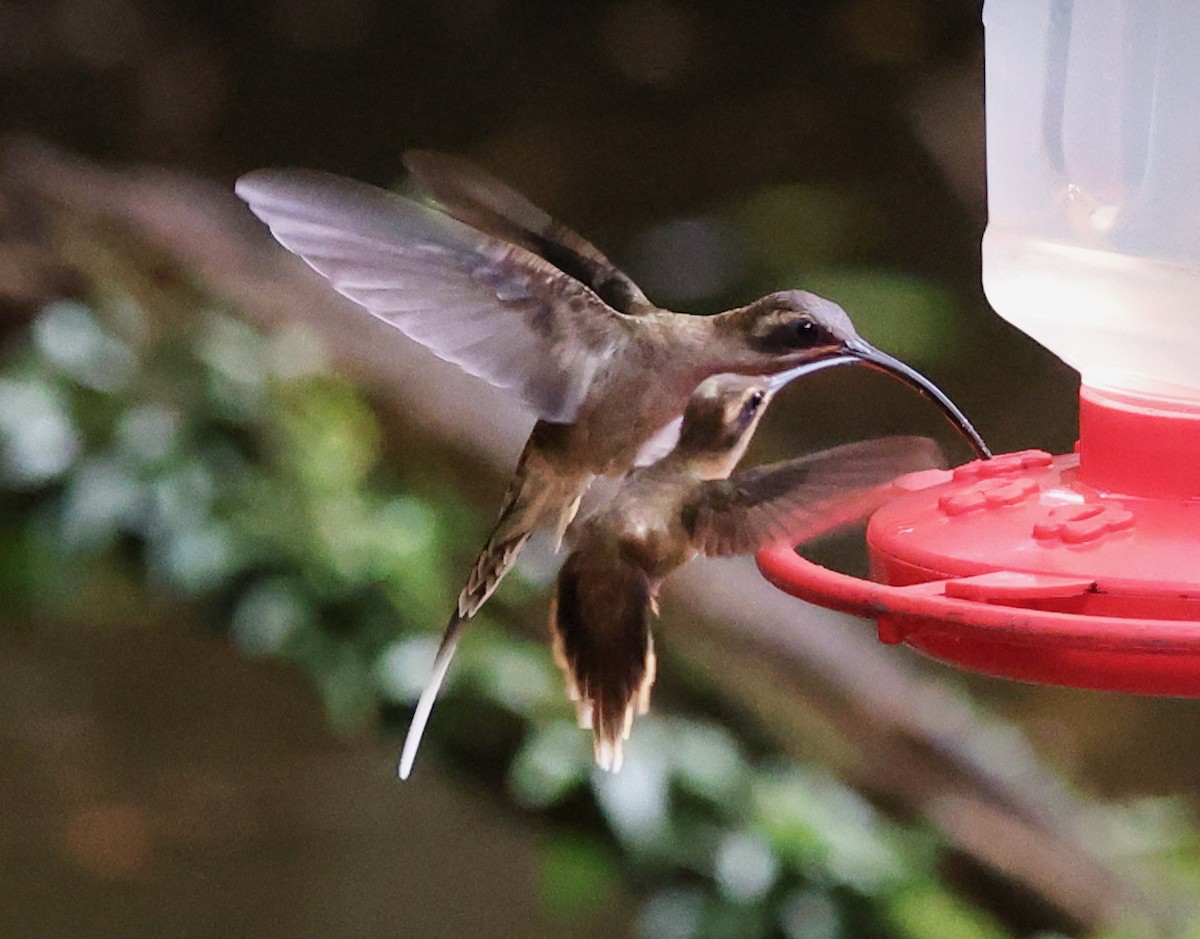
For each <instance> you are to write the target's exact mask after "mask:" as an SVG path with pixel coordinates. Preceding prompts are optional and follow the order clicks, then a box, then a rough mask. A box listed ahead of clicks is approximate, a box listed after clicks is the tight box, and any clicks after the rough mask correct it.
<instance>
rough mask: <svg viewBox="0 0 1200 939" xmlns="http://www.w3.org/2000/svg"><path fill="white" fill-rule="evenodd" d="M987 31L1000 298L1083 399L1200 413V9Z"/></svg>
mask: <svg viewBox="0 0 1200 939" xmlns="http://www.w3.org/2000/svg"><path fill="white" fill-rule="evenodd" d="M983 18H984V25H985V27H986V30H985V37H986V65H985V68H986V76H987V160H988V227H987V233H986V235H985V237H984V242H983V283H984V290H985V292H986V293H987V296H988V299H989V301H990V302H991V304H992V306H993V307H994V308H995V309H996V311H997V312H998V313H999V314H1000V315H1001V316H1003V317H1004V318H1005V319H1007V320H1008V321H1009V322H1011V323H1013V324H1014V325H1015V326H1017V327H1018V328H1020V329H1021V330H1023V331H1024V332H1026V333H1027V334H1028V335H1030V336H1032V337H1033V338H1034V339H1036V340H1037V341H1038V342H1040V343H1042V344H1043V345H1044V346H1046V347H1047V348H1048V349H1050V350H1051V351H1052V352H1054V353H1055V354H1057V355H1058V356H1059V357H1060V358H1062V359H1063V360H1064V361H1065V362H1066V363H1067V364H1069V365H1071V366H1073V367H1074V368H1076V369H1078V370H1079V372H1080V374H1081V378H1082V382H1083V385H1084V389H1085V392H1086V391H1087V389H1089V388H1090V389H1095V390H1097V391H1100V392H1103V393H1115V394H1117V395H1119V396H1121V397H1123V398H1130V399H1140V400H1144V401H1147V402H1149V401H1153V402H1155V403H1156V404H1157V405H1159V406H1166V407H1173V408H1174V407H1182V408H1184V409H1191V408H1198V409H1200V54H1198V53H1197V49H1196V46H1195V42H1194V37H1196V36H1198V35H1200V2H1198V0H1075V2H1072V0H986V2H985V4H984V12H983Z"/></svg>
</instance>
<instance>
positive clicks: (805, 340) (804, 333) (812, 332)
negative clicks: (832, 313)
mask: <svg viewBox="0 0 1200 939" xmlns="http://www.w3.org/2000/svg"><path fill="white" fill-rule="evenodd" d="M787 326H788V332H789V333H790V335H791V338H792V339H793V340H794V341H795V343H796V345H800V346H803V345H808V344H809V343H811V342H814V341H815V340H816V338H817V324H816V323H814V322H813V321H812V320H810V319H808V318H807V317H803V316H798V317H796V319H794V320H790V321H789V322H788V324H787Z"/></svg>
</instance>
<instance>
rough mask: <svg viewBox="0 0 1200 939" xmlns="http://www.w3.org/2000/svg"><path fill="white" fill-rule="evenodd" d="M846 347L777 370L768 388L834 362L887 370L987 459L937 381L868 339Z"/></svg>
mask: <svg viewBox="0 0 1200 939" xmlns="http://www.w3.org/2000/svg"><path fill="white" fill-rule="evenodd" d="M846 350H847V351H845V352H841V353H838V354H837V355H831V356H829V357H828V358H824V359H818V360H816V361H815V362H805V363H804V364H803V365H797V366H796V367H795V368H790V369H788V370H787V371H785V372H778V373H777V374H775V375H772V376H771V377H770V378H769V379H768V388H770V390H771V392H772V393H773V392H776V391H778V390H779V389H780V388H782V387H783V386H784V385H786V384H787V383H788V382H790V381H792V380H794V379H796V378H799V377H800V376H801V375H811V374H812V373H813V372H819V371H821V370H822V369H826V368H833V367H835V366H838V365H868V366H870V367H871V368H874V369H876V370H878V371H881V372H887V373H888V374H889V375H892V376H893V377H895V378H898V379H899V380H900V381H902V382H904V383H905V384H906V385H908V386H910V387H912V388H916V389H917V390H918V391H920V392H921V393H922V394H924V395H926V396H928V397H930V398H932V399H933V401H934V403H935V404H936V405H937V406H938V407H939V408H941V410H942V413H943V414H945V415H946V417H947V418H948V419H949V420H950V422H951V423H952V424H954V426H955V427H956V428H958V430H959V431H961V432H962V435H963V436H964V437H966V438H967V440H968V441H969V442H970V444H971V446H972V448H973V449H974V450H975V452H976V453H977V454H978V455H979V456H980V458H981V459H985V460H987V459H991V456H992V451H991V450H989V449H988V445H987V444H986V443H984V442H983V438H982V437H980V436H979V432H978V431H977V430H975V428H974V426H973V425H972V424H971V422H970V421H969V420H967V416H966V415H965V414H963V412H962V411H960V410H959V409H958V405H956V404H955V403H954V402H953V401H951V400H950V399H949V398H948V397H946V395H945V394H944V393H943V392H942V390H941V389H940V388H939V387H938V386H937V385H935V384H934V383H933V382H931V381H930V380H929V379H928V378H926V377H925V376H924V375H922V374H921V373H920V372H918V371H917V370H916V369H915V368H910V367H909V366H907V365H905V364H904V363H903V362H901V361H900V360H899V359H897V358H893V357H892V356H890V355H888V354H887V353H886V352H881V351H880V350H878V349H876V348H875V347H874V346H873V345H871V344H870V343H869V342H864V341H863V340H861V339H859V340H857V341H855V342H853V343H847V345H846Z"/></svg>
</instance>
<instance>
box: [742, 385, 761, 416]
mask: <svg viewBox="0 0 1200 939" xmlns="http://www.w3.org/2000/svg"><path fill="white" fill-rule="evenodd" d="M766 399H767V395H766V392H764V391H755V392H753V393H752V394H751V395H750V396H749V397H747V398H746V401H745V403H744V404H743V405H742V420H749V419H750V418H752V417H753V416H754V415H755V414H757V413H758V409H759V408H760V407H762V403H763V402H764V401H765V400H766Z"/></svg>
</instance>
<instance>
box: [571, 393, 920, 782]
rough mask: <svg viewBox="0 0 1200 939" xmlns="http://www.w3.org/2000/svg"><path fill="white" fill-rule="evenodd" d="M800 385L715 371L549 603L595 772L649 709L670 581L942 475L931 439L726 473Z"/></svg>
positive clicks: (584, 542)
mask: <svg viewBox="0 0 1200 939" xmlns="http://www.w3.org/2000/svg"><path fill="white" fill-rule="evenodd" d="M791 377H793V376H792V375H790V374H789V373H787V372H784V373H781V374H780V375H776V376H773V377H771V378H749V377H746V376H742V375H715V376H713V377H712V378H709V379H706V380H705V381H703V382H702V383H701V384H700V386H699V387H698V388H697V389H696V391H695V393H694V394H693V395H692V397H691V400H690V401H689V402H688V406H687V410H686V412H685V413H684V415H683V426H682V430H681V433H680V436H679V442H678V443H677V444H676V445H675V449H674V450H672V451H671V452H670V453H669V454H668V455H667V456H665V457H663V458H662V459H661V460H659V461H658V462H657V463H655V464H653V465H652V466H648V467H645V468H643V469H637V470H634V471H633V472H632V473H630V474H629V476H628V477H626V479H625V481H624V482H623V483H622V485H621V488H620V489H619V490H618V491H617V493H616V495H614V496H613V498H612V500H611V501H610V502H609V503H608V504H606V505H605V506H603V507H602V508H601V509H599V510H598V511H596V512H594V513H592V514H591V515H589V516H588V517H587V518H585V519H583V521H582V522H580V523H579V525H578V526H577V527H578V532H577V536H576V537H575V539H574V541H575V544H574V545H573V546H572V550H571V553H570V555H569V556H568V557H567V560H566V562H565V563H564V564H563V566H562V570H561V571H560V572H559V575H558V582H557V585H556V588H555V591H554V600H553V601H552V603H551V613H550V631H551V634H552V635H553V637H554V651H555V657H556V658H557V659H558V663H559V665H560V666H561V668H562V670H563V672H564V674H565V675H566V678H567V688H568V692H569V694H570V697H571V698H572V699H573V700H574V701H575V702H576V707H577V709H578V712H579V721H580V724H581V725H583V726H584V727H588V728H590V729H591V731H592V735H593V738H594V741H595V753H596V762H597V763H599V764H600V766H601V768H603V769H607V770H610V771H613V772H615V771H616V770H618V769H620V766H621V744H622V742H623V741H624V740H625V739H626V738H628V737H629V733H630V730H631V728H632V724H633V719H634V716H635V715H636V714H640V713H644V712H645V711H646V709H647V708H648V707H649V703H650V686H651V685H652V684H653V682H654V675H655V656H654V642H653V640H652V638H651V635H650V625H649V618H650V614H651V613H652V612H653V613H657V612H658V591H659V587H660V586H661V585H662V582H663V581H664V580H665V579H666V577H667V576H668V575H669V574H671V573H672V572H673V571H675V570H676V569H678V568H679V567H681V566H682V565H683V564H686V563H687V562H688V561H689V560H691V559H692V558H693V557H695V556H696V555H697V554H705V555H708V556H709V557H724V556H729V555H736V554H751V553H753V552H754V551H756V550H758V549H759V548H761V547H764V546H765V545H767V544H769V543H771V542H773V541H781V540H788V541H790V542H792V543H794V542H796V541H798V540H802V539H803V533H805V532H807V530H809V529H810V528H814V527H816V528H820V527H824V526H823V525H821V524H819V523H818V520H828V519H834V520H837V521H842V520H851V519H855V518H861V517H862V516H864V515H866V514H867V513H869V512H870V511H871V510H873V509H874V508H876V507H877V506H878V505H879V504H881V503H882V502H883V501H884V500H885V499H886V497H887V495H888V494H889V493H890V492H891V487H890V486H889V485H888V484H889V483H891V481H892V480H893V479H895V478H896V477H897V476H900V475H902V474H905V473H911V472H916V471H918V470H925V469H932V468H935V467H938V466H940V465H941V452H940V451H939V450H938V447H937V444H935V443H934V442H933V441H932V440H929V439H928V438H925V437H883V438H880V439H878V440H867V441H862V442H859V443H851V444H846V445H844V446H841V447H835V448H833V449H832V450H825V451H823V452H821V453H816V454H812V455H810V456H804V457H798V458H796V459H792V460H785V461H783V462H781V463H775V464H772V465H770V466H763V467H756V468H754V469H747V470H740V471H738V472H736V473H733V475H730V474H731V472H732V471H733V468H734V467H735V466H736V465H737V463H738V461H739V460H740V459H741V457H742V454H743V453H744V452H745V450H746V446H747V444H748V443H749V441H750V438H751V436H752V435H753V433H754V429H755V427H756V426H757V425H758V422H759V419H760V418H761V417H762V414H763V412H764V411H765V410H766V406H767V404H768V402H769V401H770V398H771V396H772V395H773V394H774V393H775V392H776V391H777V390H778V389H779V388H780V387H781V386H782V385H783V384H784V383H785V382H786V381H787V380H789V379H790V378H791Z"/></svg>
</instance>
